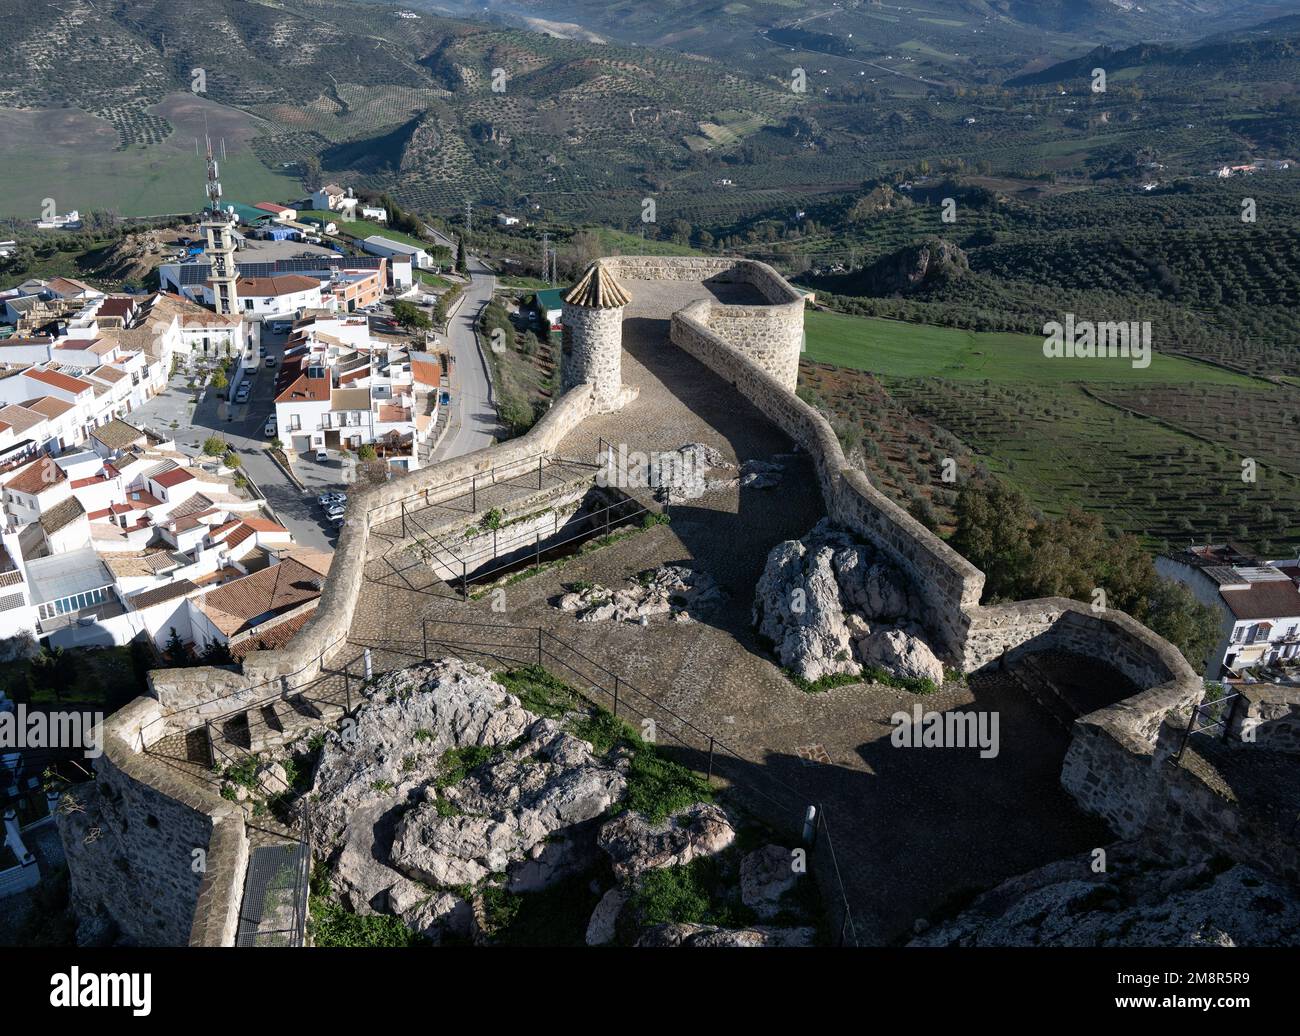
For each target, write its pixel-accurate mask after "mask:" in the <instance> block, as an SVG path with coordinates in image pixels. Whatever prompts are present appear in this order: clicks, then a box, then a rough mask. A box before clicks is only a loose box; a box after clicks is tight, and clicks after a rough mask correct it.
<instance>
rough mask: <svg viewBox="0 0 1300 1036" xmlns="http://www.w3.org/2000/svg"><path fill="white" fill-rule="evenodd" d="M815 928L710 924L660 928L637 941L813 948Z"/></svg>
mask: <svg viewBox="0 0 1300 1036" xmlns="http://www.w3.org/2000/svg"><path fill="white" fill-rule="evenodd" d="M816 934H817V933H816V931H815V930H814V929H812V928H765V927H761V926H758V927H754V928H719V927H717V926H716V925H707V924H663V925H657V926H656V927H654V928H651V929H650V930H649V931H648V932H646V933H645V934H644V935H643V936H641V938H640V939H638V940H637V945H638V946H653V947H677V946H689V947H697V948H701V949H710V948H712V949H719V948H732V947H757V946H811V945H812V944H813V940H814V938H815V937H816Z"/></svg>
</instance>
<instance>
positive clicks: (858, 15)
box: [419, 0, 1300, 53]
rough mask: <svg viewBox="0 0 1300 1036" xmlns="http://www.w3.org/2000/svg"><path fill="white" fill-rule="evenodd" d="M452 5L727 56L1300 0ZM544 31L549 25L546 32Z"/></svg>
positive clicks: (1288, 7) (1192, 26)
mask: <svg viewBox="0 0 1300 1036" xmlns="http://www.w3.org/2000/svg"><path fill="white" fill-rule="evenodd" d="M419 2H420V3H422V4H423V5H425V6H427V7H429V8H434V9H437V10H443V11H448V10H450V11H455V12H458V13H462V14H465V15H476V16H478V17H483V16H484V15H485V14H486V15H488V16H492V17H498V18H505V19H510V18H513V19H524V20H527V21H528V22H530V23H531V24H532V25H533V27H534V28H543V27H544V26H546V25H548V24H549V25H550V26H552V27H553V29H552V31H559V32H562V31H564V29H563V27H564V26H568V27H570V28H571V27H573V26H575V25H577V26H581V27H582V28H584V29H586V30H593V31H596V32H599V33H601V34H602V35H604V36H607V37H610V38H612V39H619V40H624V41H635V42H639V43H653V44H655V45H658V46H671V47H677V48H679V49H683V50H699V51H700V52H703V53H718V50H717V47H718V46H720V45H724V46H725V45H726V44H727V41H728V40H729V41H730V45H731V46H733V47H734V45H735V42H736V40H737V39H742V38H744V37H746V36H748V35H750V34H751V33H753V32H755V31H757V32H767V31H771V30H778V31H780V32H781V33H783V34H788V35H779V36H778V35H774V36H773V37H772V38H773V39H775V40H777V42H784V43H797V42H802V41H806V40H808V39H809V38H810V37H815V36H824V35H831V34H836V33H838V37H839V40H840V42H839V44H838V45H837V49H829V50H828V49H827V48H826V47H825V46H821V45H818V46H813V47H811V48H809V49H812V50H815V51H817V52H820V53H851V52H853V51H854V50H860V49H861V48H860V47H858V46H856V45H855V44H854V43H853V42H851V41H848V40H847V34H848V33H849V32H852V31H854V29H858V30H859V31H858V32H855V39H864V40H872V39H875V40H880V39H881V37H882V34H887V33H888V32H889V29H890V25H891V24H892V25H894V26H897V25H900V24H901V25H903V26H906V27H907V28H909V29H911V30H913V31H915V30H916V29H920V30H921V31H923V32H927V33H941V32H942V31H943V28H944V26H945V24H947V25H948V27H949V28H950V29H951V28H955V29H957V31H958V32H959V33H960V32H965V33H966V34H967V36H969V28H968V27H967V24H968V23H969V24H970V26H971V27H973V26H975V25H978V26H979V28H980V32H981V33H983V34H985V35H992V36H995V37H996V36H998V35H1005V36H1007V37H1008V38H1013V39H1022V38H1023V36H1024V33H1025V31H1026V30H1039V31H1047V32H1051V33H1060V34H1066V35H1071V34H1073V35H1078V36H1079V37H1081V39H1080V42H1092V43H1095V42H1098V41H1100V40H1102V39H1108V40H1114V39H1124V38H1127V39H1129V40H1136V39H1141V38H1148V39H1150V38H1171V37H1178V36H1182V37H1183V38H1192V37H1196V36H1206V35H1209V34H1210V33H1212V32H1216V31H1222V30H1226V29H1233V28H1239V27H1241V26H1245V25H1251V24H1254V23H1257V22H1260V21H1263V20H1265V19H1268V18H1277V17H1282V16H1285V15H1291V14H1295V13H1296V12H1297V11H1300V3H1297V0H928V2H927V3H926V4H925V5H924V9H911V8H908V7H906V6H904V5H889V6H888V7H887V8H881V7H880V5H876V4H873V3H871V2H870V0H839V2H836V3H830V2H807V3H803V4H799V3H791V2H789V0H744V2H742V3H729V4H722V3H719V2H717V0H658V2H656V3H653V4H642V3H633V2H622V3H618V2H615V3H610V2H609V0H419ZM544 31H545V30H544Z"/></svg>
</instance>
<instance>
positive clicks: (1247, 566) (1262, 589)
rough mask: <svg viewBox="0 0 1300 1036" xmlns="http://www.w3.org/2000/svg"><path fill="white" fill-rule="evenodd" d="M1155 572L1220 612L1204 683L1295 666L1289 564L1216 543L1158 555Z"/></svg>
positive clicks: (1296, 632)
mask: <svg viewBox="0 0 1300 1036" xmlns="http://www.w3.org/2000/svg"><path fill="white" fill-rule="evenodd" d="M1156 571H1157V572H1158V573H1159V574H1160V575H1162V576H1164V577H1165V578H1167V579H1172V580H1174V581H1176V582H1179V583H1182V584H1183V585H1184V586H1186V587H1187V588H1188V589H1190V590H1191V591H1192V593H1193V595H1195V597H1196V598H1197V600H1199V601H1201V603H1203V604H1207V605H1209V606H1210V607H1212V608H1214V609H1215V611H1217V612H1218V613H1219V616H1220V622H1219V642H1218V643H1217V644H1216V645H1215V646H1214V648H1213V649H1212V651H1211V653H1210V656H1209V657H1208V658H1207V659H1206V668H1205V675H1206V676H1207V677H1208V678H1209V679H1216V680H1217V679H1220V678H1227V677H1236V676H1241V675H1243V674H1244V673H1245V672H1246V671H1247V670H1251V669H1254V668H1256V667H1260V666H1295V665H1300V585H1298V584H1300V568H1298V567H1297V566H1296V565H1295V564H1294V563H1290V564H1288V563H1285V562H1283V563H1270V562H1267V561H1260V560H1258V559H1256V558H1253V557H1251V556H1250V555H1248V554H1245V553H1244V552H1242V551H1240V550H1238V549H1237V548H1234V547H1233V546H1231V545H1228V544H1216V545H1207V546H1199V547H1191V548H1188V549H1187V550H1185V551H1181V552H1179V553H1177V554H1166V555H1161V556H1159V557H1157V558H1156Z"/></svg>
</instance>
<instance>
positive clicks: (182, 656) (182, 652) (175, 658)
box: [163, 626, 190, 669]
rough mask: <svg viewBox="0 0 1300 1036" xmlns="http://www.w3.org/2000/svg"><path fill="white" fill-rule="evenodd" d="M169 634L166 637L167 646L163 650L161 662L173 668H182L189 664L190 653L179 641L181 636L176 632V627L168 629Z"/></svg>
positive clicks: (182, 642)
mask: <svg viewBox="0 0 1300 1036" xmlns="http://www.w3.org/2000/svg"><path fill="white" fill-rule="evenodd" d="M169 629H170V632H169V635H168V637H167V646H166V647H165V648H163V660H164V661H166V662H167V664H168V665H170V666H172V667H174V668H177V669H179V668H182V667H184V666H188V665H189V664H190V652H189V649H188V648H187V647H186V646H185V642H184V641H183V640H181V635H180V634H179V633H177V632H176V627H175V626H172V627H170V628H169Z"/></svg>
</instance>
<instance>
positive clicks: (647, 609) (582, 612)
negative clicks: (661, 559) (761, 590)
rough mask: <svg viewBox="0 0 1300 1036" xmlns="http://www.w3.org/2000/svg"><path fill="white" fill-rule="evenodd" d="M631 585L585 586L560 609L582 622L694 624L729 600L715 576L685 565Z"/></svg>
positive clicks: (652, 572)
mask: <svg viewBox="0 0 1300 1036" xmlns="http://www.w3.org/2000/svg"><path fill="white" fill-rule="evenodd" d="M631 584H632V585H631V586H628V587H626V588H624V589H621V590H611V589H609V588H607V587H604V586H600V585H594V586H584V587H582V588H581V589H577V590H573V591H570V592H569V593H566V594H565V595H564V596H563V597H561V598H560V600H559V606H560V608H562V609H563V610H565V611H571V612H576V613H577V615H578V621H579V622H606V621H613V622H640V621H641V620H642V619H643V618H648V617H650V616H654V615H667V616H668V617H670V618H671V619H672V620H673V621H675V622H691V621H693V620H695V619H697V618H699V617H701V616H703V615H707V614H708V613H709V612H711V611H713V610H714V609H715V608H716V607H717V606H718V605H719V604H720V603H722V601H723V600H724V599H725V595H724V594H723V593H722V591H721V590H719V589H718V584H717V583H716V582H715V581H714V579H713V577H712V576H710V575H709V574H708V573H707V572H701V571H699V570H697V569H692V568H688V567H687V566H685V565H664V566H662V567H660V568H656V569H651V570H649V571H647V572H642V573H641V574H640V575H639V576H637V577H636V579H634V580H631Z"/></svg>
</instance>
